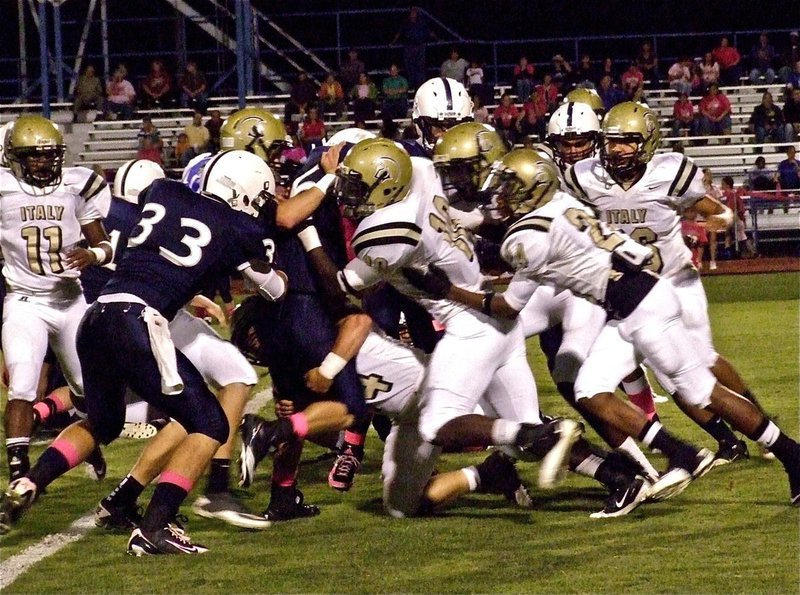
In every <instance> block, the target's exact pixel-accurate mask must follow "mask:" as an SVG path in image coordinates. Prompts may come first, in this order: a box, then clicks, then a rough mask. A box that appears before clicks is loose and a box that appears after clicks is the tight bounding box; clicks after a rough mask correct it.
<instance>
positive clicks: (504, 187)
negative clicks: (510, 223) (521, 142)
mask: <svg viewBox="0 0 800 595" xmlns="http://www.w3.org/2000/svg"><path fill="white" fill-rule="evenodd" d="M559 186H560V182H559V179H558V172H557V171H556V168H555V166H554V165H553V162H552V161H550V160H549V159H547V158H546V157H543V156H542V155H540V154H539V153H537V152H536V151H534V150H533V149H514V150H513V151H511V152H510V153H506V155H505V156H504V157H503V158H502V159H500V160H499V161H496V162H495V163H494V164H493V165H492V168H491V170H490V171H489V175H488V177H487V178H486V183H485V185H484V188H485V189H487V190H488V191H489V192H491V195H492V197H493V198H494V199H495V201H496V203H497V206H498V208H499V209H500V211H501V214H503V215H505V216H508V217H511V216H513V217H522V216H523V215H526V214H527V213H530V212H531V211H533V210H534V209H538V208H539V207H542V206H544V205H546V204H547V203H548V202H550V200H551V199H552V198H553V195H554V194H555V193H556V191H557V190H558V188H559ZM503 211H505V212H503Z"/></svg>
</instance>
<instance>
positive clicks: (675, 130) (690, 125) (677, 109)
mask: <svg viewBox="0 0 800 595" xmlns="http://www.w3.org/2000/svg"><path fill="white" fill-rule="evenodd" d="M672 118H673V120H672V136H687V135H689V136H695V135H696V134H697V121H696V120H695V117H694V104H693V103H692V102H691V101H690V100H689V96H688V95H687V94H686V93H681V94H680V97H679V98H678V101H676V102H675V104H674V105H673V106H672Z"/></svg>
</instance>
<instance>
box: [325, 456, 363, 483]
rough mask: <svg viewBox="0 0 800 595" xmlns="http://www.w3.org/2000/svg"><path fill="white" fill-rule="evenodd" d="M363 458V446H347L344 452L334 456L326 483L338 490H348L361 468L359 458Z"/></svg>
mask: <svg viewBox="0 0 800 595" xmlns="http://www.w3.org/2000/svg"><path fill="white" fill-rule="evenodd" d="M358 451H360V452H358ZM359 455H360V456H359ZM363 458H364V449H363V448H359V449H357V450H354V449H352V448H349V447H348V448H346V449H345V450H344V452H342V453H341V454H339V456H337V457H336V460H335V461H334V463H333V467H331V471H330V473H328V485H329V486H331V487H332V488H333V489H334V490H339V491H340V492H346V491H348V490H349V489H350V488H351V487H353V480H354V479H355V476H356V473H358V472H359V470H360V469H361V459H363Z"/></svg>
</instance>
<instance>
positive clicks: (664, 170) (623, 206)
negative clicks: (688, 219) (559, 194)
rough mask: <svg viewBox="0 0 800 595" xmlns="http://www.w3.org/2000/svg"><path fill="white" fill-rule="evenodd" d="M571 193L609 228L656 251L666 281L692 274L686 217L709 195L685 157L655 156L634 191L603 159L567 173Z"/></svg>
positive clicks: (583, 163)
mask: <svg viewBox="0 0 800 595" xmlns="http://www.w3.org/2000/svg"><path fill="white" fill-rule="evenodd" d="M566 181H567V184H568V186H569V188H570V191H571V192H572V193H573V194H575V196H577V197H578V198H579V199H580V200H582V201H585V202H586V203H588V204H590V205H592V207H593V208H594V209H595V210H596V211H597V214H598V216H599V218H600V219H601V220H602V221H604V222H605V223H606V224H608V225H610V226H611V227H614V228H616V229H620V230H622V231H624V232H625V233H626V234H627V235H629V236H630V237H632V238H633V239H634V240H636V241H637V242H639V243H641V244H645V245H648V246H650V247H651V249H652V250H653V260H652V262H651V265H650V267H649V268H650V270H652V271H653V272H656V273H659V274H660V275H662V276H665V277H671V276H674V275H675V274H676V273H678V272H680V271H682V270H685V269H688V268H692V266H693V265H692V254H691V251H690V250H689V249H688V248H687V247H686V244H685V243H684V241H683V236H682V234H681V213H682V211H683V210H684V209H687V208H689V207H691V206H692V205H694V204H695V203H696V202H697V201H698V200H700V199H701V198H703V196H704V195H705V194H706V189H705V187H704V186H703V173H702V171H700V169H699V168H698V167H697V165H695V164H694V162H693V161H692V160H691V159H690V158H689V157H685V156H684V155H681V154H680V153H661V154H658V155H654V156H653V159H652V160H651V161H650V162H649V163H648V164H647V168H646V169H645V172H644V175H643V176H642V177H641V179H640V180H638V181H637V182H636V183H635V184H634V185H633V186H631V187H630V188H629V189H628V190H625V189H624V188H622V187H621V186H620V185H619V184H618V183H617V182H615V181H614V180H613V179H612V178H611V176H610V175H609V174H608V172H607V171H606V170H605V169H604V168H603V165H602V164H601V163H600V160H599V159H597V158H592V159H585V160H583V161H579V162H578V163H576V164H575V165H574V166H573V167H572V168H571V169H570V170H568V171H567V180H566Z"/></svg>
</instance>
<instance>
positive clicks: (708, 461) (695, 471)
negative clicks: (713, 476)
mask: <svg viewBox="0 0 800 595" xmlns="http://www.w3.org/2000/svg"><path fill="white" fill-rule="evenodd" d="M713 466H714V453H713V452H711V451H710V450H708V449H707V448H701V449H700V451H699V452H698V453H697V456H696V457H695V465H694V467H693V468H692V469H691V472H692V479H700V478H701V477H703V475H705V474H706V473H708V472H709V471H711V468H712V467H713Z"/></svg>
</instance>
